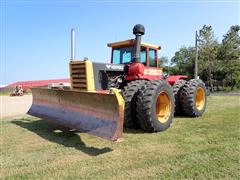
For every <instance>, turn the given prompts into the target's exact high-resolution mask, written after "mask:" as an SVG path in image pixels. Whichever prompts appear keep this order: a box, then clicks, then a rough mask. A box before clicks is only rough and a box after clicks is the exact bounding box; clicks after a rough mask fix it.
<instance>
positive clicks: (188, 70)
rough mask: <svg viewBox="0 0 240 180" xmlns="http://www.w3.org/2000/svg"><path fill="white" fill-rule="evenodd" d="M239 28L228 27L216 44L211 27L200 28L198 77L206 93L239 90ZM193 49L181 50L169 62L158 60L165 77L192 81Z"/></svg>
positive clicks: (235, 26)
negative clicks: (185, 76)
mask: <svg viewBox="0 0 240 180" xmlns="http://www.w3.org/2000/svg"><path fill="white" fill-rule="evenodd" d="M239 30H240V26H239V25H234V26H231V27H230V29H229V30H228V32H227V33H226V34H225V35H223V39H222V41H221V42H219V41H218V40H217V39H216V37H215V35H214V31H213V28H212V26H207V25H204V26H203V27H202V29H201V30H200V31H199V36H198V76H199V78H200V79H202V80H203V81H204V82H205V84H206V86H207V87H208V88H209V89H210V91H212V92H213V91H214V90H223V89H226V88H230V89H231V90H233V89H234V88H240V36H239ZM195 54H196V52H195V47H193V46H190V47H184V46H183V47H181V48H180V49H179V50H178V51H176V52H175V55H174V56H173V57H172V58H171V59H170V66H169V65H168V66H166V64H169V60H168V58H167V57H161V58H160V59H159V60H160V64H161V65H162V67H164V70H165V72H167V73H169V74H171V75H172V74H183V75H188V76H189V77H191V78H193V77H194V60H195Z"/></svg>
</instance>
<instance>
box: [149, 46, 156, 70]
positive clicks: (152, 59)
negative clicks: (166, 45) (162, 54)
mask: <svg viewBox="0 0 240 180" xmlns="http://www.w3.org/2000/svg"><path fill="white" fill-rule="evenodd" d="M156 53H157V52H156V50H155V49H149V66H150V67H157V61H156Z"/></svg>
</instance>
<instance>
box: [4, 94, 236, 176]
mask: <svg viewBox="0 0 240 180" xmlns="http://www.w3.org/2000/svg"><path fill="white" fill-rule="evenodd" d="M0 138H1V139H0V141H1V174H0V176H1V177H2V178H6V179H66V178H69V179H75V178H76V179H80V178H82V179H193V178H196V179H206V178H207V179H219V178H223V179H239V177H240V174H239V172H240V162H239V161H240V144H239V142H240V141H239V139H240V96H238V97H234V96H231V97H230V96H229V97H227V96H224V97H223V96H222V97H220V96H210V97H209V98H208V105H207V110H206V113H205V114H204V116H203V117H200V118H175V119H174V122H173V124H172V126H171V128H170V129H168V130H167V131H165V132H162V133H154V134H147V133H144V132H142V131H138V130H129V129H127V130H125V133H124V141H123V142H118V143H117V142H114V143H113V142H108V141H106V140H102V139H100V138H97V137H94V136H90V135H88V134H85V133H76V132H71V131H68V130H67V129H64V128H61V127H59V126H56V125H53V124H50V123H47V122H45V121H42V120H39V119H37V118H33V117H30V116H23V117H18V118H8V119H3V120H2V122H1V137H0Z"/></svg>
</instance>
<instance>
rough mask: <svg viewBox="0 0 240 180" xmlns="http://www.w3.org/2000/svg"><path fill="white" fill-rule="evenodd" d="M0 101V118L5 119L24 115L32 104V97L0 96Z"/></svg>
mask: <svg viewBox="0 0 240 180" xmlns="http://www.w3.org/2000/svg"><path fill="white" fill-rule="evenodd" d="M0 100H1V118H6V117H10V116H16V115H23V114H26V112H27V111H28V110H29V108H30V106H31V104H32V95H24V96H14V97H10V96H0Z"/></svg>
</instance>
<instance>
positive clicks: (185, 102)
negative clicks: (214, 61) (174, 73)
mask: <svg viewBox="0 0 240 180" xmlns="http://www.w3.org/2000/svg"><path fill="white" fill-rule="evenodd" d="M180 103H181V105H182V109H183V112H184V113H185V115H186V116H189V117H198V116H201V115H202V114H203V113H204V112H205V109H206V104H207V91H206V87H205V84H204V83H203V82H202V80H200V79H191V80H190V81H188V82H187V83H186V84H185V85H184V86H183V88H182V90H181V92H180Z"/></svg>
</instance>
